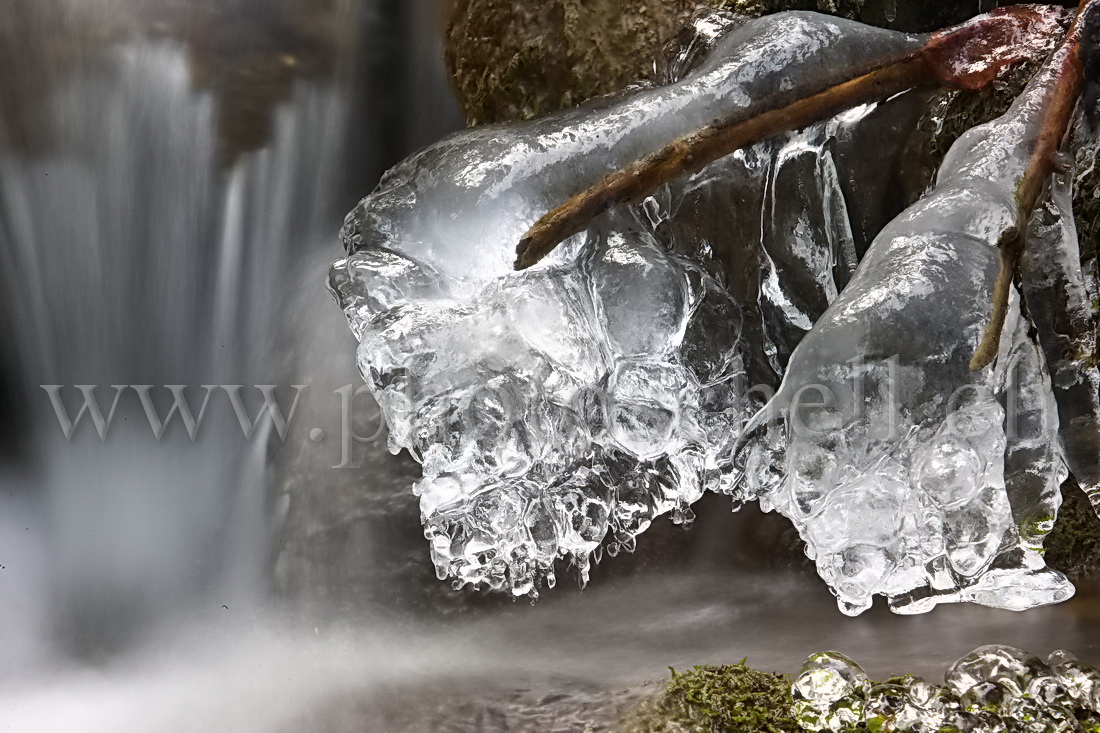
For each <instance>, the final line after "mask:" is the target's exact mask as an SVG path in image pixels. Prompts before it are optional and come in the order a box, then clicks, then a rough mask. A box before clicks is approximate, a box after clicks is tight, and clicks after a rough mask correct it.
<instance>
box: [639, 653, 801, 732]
mask: <svg viewBox="0 0 1100 733" xmlns="http://www.w3.org/2000/svg"><path fill="white" fill-rule="evenodd" d="M791 704H792V700H791V679H790V677H787V676H786V675H780V674H772V673H769V672H760V671H757V670H754V669H751V668H749V667H748V666H747V665H746V664H745V662H744V660H742V661H741V662H739V663H738V664H734V665H723V666H709V665H708V666H700V667H695V668H694V669H692V670H688V671H685V672H677V671H676V670H672V679H671V680H669V683H668V685H667V687H666V688H665V691H664V693H663V694H662V695H660V696H659V697H658V698H657V699H655V700H653V701H651V702H649V703H646V704H645V705H643V706H642V707H641V709H639V710H638V711H637V712H636V713H635V714H634V716H633V717H632V718H631V719H629V720H627V721H626V725H625V730H626V731H629V732H630V733H671V732H672V731H677V732H687V731H700V732H701V733H702V732H708V733H709V732H714V733H742V732H743V733H750V732H752V733H787V732H790V733H794V732H796V731H800V730H801V728H799V726H798V723H796V722H795V720H794V718H793V717H791V714H790V710H791Z"/></svg>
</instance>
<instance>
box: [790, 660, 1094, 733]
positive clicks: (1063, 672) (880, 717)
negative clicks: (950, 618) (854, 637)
mask: <svg viewBox="0 0 1100 733" xmlns="http://www.w3.org/2000/svg"><path fill="white" fill-rule="evenodd" d="M944 679H945V682H946V684H945V685H943V686H940V685H934V684H932V683H930V682H926V681H925V680H923V679H921V678H920V677H917V676H916V675H906V676H905V677H900V678H894V679H891V680H890V681H888V682H887V683H885V684H874V683H872V682H871V681H870V680H869V679H868V677H867V674H866V673H865V672H864V671H863V669H862V668H860V666H859V665H858V664H856V663H855V662H853V661H852V660H851V659H849V658H848V657H845V656H844V655H843V654H838V653H837V652H823V653H820V654H814V655H813V656H811V657H810V658H809V659H808V660H806V663H805V664H804V665H803V666H802V670H801V671H800V672H799V674H798V676H797V678H796V679H795V681H794V684H793V685H792V688H791V692H792V696H793V698H794V704H793V709H792V711H791V712H792V715H793V716H794V718H795V720H797V721H798V723H799V725H800V726H801V727H802V728H803V729H804V730H807V731H829V732H830V733H841V732H842V731H848V730H854V729H856V728H857V727H860V726H861V725H862V726H866V729H867V730H879V731H898V733H903V732H910V733H918V732H919V731H939V730H957V731H967V732H970V733H978V732H979V731H981V732H988V733H994V732H995V731H1019V732H1020V733H1032V732H1034V733H1071V732H1072V731H1079V730H1086V729H1087V730H1092V729H1093V727H1095V726H1096V725H1098V724H1100V672H1097V670H1096V669H1094V668H1093V667H1091V666H1089V665H1087V664H1083V663H1082V662H1080V661H1079V660H1078V659H1077V657H1075V656H1074V655H1073V654H1072V653H1071V652H1068V651H1066V650H1064V649H1060V650H1058V651H1055V652H1053V653H1052V654H1051V655H1050V657H1049V658H1048V659H1047V661H1046V662H1044V661H1043V660H1041V659H1039V658H1038V657H1036V656H1034V655H1032V654H1029V653H1027V652H1025V651H1022V650H1020V649H1015V648H1013V647H1009V646H997V645H991V646H983V647H980V648H978V649H975V650H974V651H972V652H970V653H969V654H967V655H966V656H964V657H962V658H961V659H959V660H958V661H957V662H955V663H954V664H953V665H952V666H951V667H950V668H949V669H948V670H947V673H946V674H945V675H944ZM1085 726H1088V727H1085Z"/></svg>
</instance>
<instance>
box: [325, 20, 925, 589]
mask: <svg viewBox="0 0 1100 733" xmlns="http://www.w3.org/2000/svg"><path fill="white" fill-rule="evenodd" d="M716 18H717V16H716ZM714 23H718V24H719V25H721V30H728V29H729V28H731V27H733V26H734V25H739V24H736V23H734V22H733V21H732V20H731V19H729V18H725V19H720V20H714V21H713V23H712V25H711V27H712V29H713V28H714V27H717V26H715V25H714ZM699 28H700V29H701V30H700V34H699V38H700V39H701V40H700V42H701V43H704V45H705V46H706V52H705V53H702V54H697V55H696V58H693V59H691V60H690V62H689V61H688V60H686V59H684V58H681V59H679V60H678V61H674V63H673V64H672V65H670V67H669V70H668V72H667V74H668V78H667V80H668V81H669V83H668V84H666V85H664V86H653V87H647V88H640V89H635V90H632V91H630V92H628V93H627V94H625V95H623V96H620V97H617V98H613V99H610V100H604V101H601V102H598V103H596V104H594V105H590V106H587V107H583V108H580V109H576V110H570V111H567V112H563V113H560V114H558V115H555V116H552V117H549V118H546V119H542V120H538V121H533V122H529V123H523V124H518V125H508V126H487V127H480V128H475V129H471V130H466V131H463V132H461V133H458V134H456V135H454V136H452V137H450V138H448V139H446V140H444V141H442V142H440V143H438V144H436V145H433V146H431V147H429V148H427V149H425V150H424V151H422V152H420V153H418V154H417V155H415V156H413V157H412V158H410V159H408V160H406V161H405V162H403V163H402V164H400V165H399V166H397V167H396V168H395V169H393V170H391V171H390V172H389V173H387V175H386V176H385V177H384V179H383V180H382V182H381V183H380V185H379V187H378V188H377V189H376V190H375V191H374V193H372V194H371V195H370V196H369V197H368V198H367V199H365V200H364V201H363V202H362V203H361V204H360V205H359V206H358V207H357V208H356V209H355V210H354V211H353V212H352V213H351V214H350V215H349V216H348V219H347V221H346V223H345V227H344V230H343V233H342V236H343V239H344V243H345V247H346V249H347V251H348V256H347V257H346V258H344V259H341V260H338V261H337V262H336V263H334V265H333V268H332V271H331V277H330V286H331V288H332V290H333V292H334V294H335V295H336V297H337V299H338V301H339V303H340V304H341V306H342V307H343V309H344V312H345V314H346V316H347V318H348V321H349V323H350V324H351V326H352V330H353V332H354V333H355V336H356V337H357V338H358V339H359V341H360V343H361V346H360V348H359V352H358V361H359V366H360V369H361V372H362V374H363V375H364V378H365V379H366V380H367V383H368V384H369V385H370V386H371V387H372V389H373V391H374V394H375V396H376V397H377V399H378V401H379V403H380V404H381V406H382V408H383V410H384V411H385V414H386V419H387V422H388V424H389V428H390V431H391V432H390V441H391V447H392V448H393V449H394V450H397V449H401V448H406V449H408V450H409V451H410V452H411V453H412V455H413V456H414V457H416V458H417V459H418V460H419V461H421V463H422V464H423V467H424V479H423V480H422V481H420V482H419V483H418V484H417V485H416V487H415V491H416V492H417V493H418V494H419V496H420V498H421V509H422V515H423V520H424V524H425V533H426V535H427V537H428V539H429V541H430V543H431V552H432V557H433V559H434V561H435V564H436V567H437V571H438V574H439V576H440V577H441V578H447V577H450V578H453V579H455V580H456V581H457V583H458V584H465V583H472V584H482V583H483V584H485V585H488V586H490V587H494V588H500V587H506V588H508V589H510V590H511V591H512V592H513V593H516V594H522V593H530V592H532V591H534V590H535V589H536V587H537V584H538V583H539V582H540V580H541V579H543V578H545V580H546V581H547V582H548V583H550V584H551V585H552V584H553V582H554V576H553V566H554V563H555V560H556V559H557V558H559V557H569V558H572V559H573V560H574V561H575V562H576V563H577V564H578V565H579V566H580V567H581V572H582V576H584V575H585V574H586V572H587V571H586V568H587V565H588V559H589V556H590V554H591V553H593V552H594V551H597V548H599V547H600V545H601V543H604V542H605V537H606V536H608V535H610V537H609V539H608V540H607V542H606V544H605V546H606V548H607V550H608V551H609V552H611V553H615V552H617V551H618V550H619V549H620V548H623V547H625V548H626V549H630V548H632V547H633V544H634V541H635V540H634V538H635V537H636V535H637V534H638V533H640V532H642V531H643V530H645V529H646V527H647V526H648V525H649V523H650V522H651V521H652V520H653V518H654V517H656V516H658V515H661V514H664V513H672V515H673V518H674V520H676V521H684V520H687V519H690V517H691V511H690V508H689V507H690V505H691V503H693V502H694V501H695V500H697V499H698V498H699V497H700V496H701V494H702V492H703V491H704V489H705V488H706V487H707V486H708V485H710V486H714V485H715V482H716V481H718V480H719V477H720V475H721V473H722V472H721V471H720V470H719V460H720V459H721V458H723V457H728V454H729V447H730V444H731V441H732V439H733V437H735V435H736V429H737V427H738V426H740V425H741V424H743V423H744V421H745V420H746V419H747V417H748V416H749V415H751V414H752V412H754V411H755V409H756V408H757V407H758V406H759V405H758V404H756V403H750V402H748V401H746V399H745V388H744V385H743V381H744V370H745V366H744V358H745V357H744V354H743V353H742V349H741V342H743V341H744V339H741V338H740V333H741V327H740V324H741V319H742V315H743V309H742V307H741V306H740V305H739V303H738V300H737V298H736V297H735V292H734V291H731V289H730V287H728V284H727V283H724V282H722V281H721V280H719V279H718V278H717V277H716V276H715V274H716V272H717V268H714V267H708V266H707V263H706V260H707V257H708V253H709V251H710V249H711V247H712V244H713V243H711V242H707V241H704V240H703V239H701V238H700V237H698V236H695V237H691V238H690V241H681V244H680V245H679V246H677V245H672V244H670V243H669V240H670V239H674V238H675V235H674V233H672V232H671V229H670V217H671V216H672V212H671V211H670V209H673V208H678V207H679V204H680V202H682V201H684V200H686V199H689V198H691V196H692V195H693V192H698V191H700V190H701V189H707V188H708V184H707V182H706V181H704V180H700V179H699V178H696V179H694V180H693V181H692V182H689V183H688V184H687V185H686V188H685V189H682V190H681V193H678V194H674V193H672V192H669V191H666V192H664V193H663V194H661V195H658V196H657V197H655V198H652V199H650V200H649V201H647V202H646V203H645V204H644V205H642V206H640V207H637V208H634V209H622V210H617V211H615V212H612V213H611V214H610V215H608V216H606V217H603V218H601V220H600V221H598V222H597V223H596V225H594V226H593V227H592V228H591V229H590V230H589V231H588V232H587V233H586V234H585V235H582V236H577V237H574V238H573V241H571V242H570V243H568V244H567V246H564V247H561V248H559V249H558V250H557V251H556V252H555V253H554V254H553V255H552V256H551V257H550V258H548V260H547V261H546V262H544V263H543V264H542V265H540V266H539V267H537V268H534V269H533V270H530V271H526V272H523V273H515V272H513V271H512V268H511V248H512V245H513V244H514V243H515V242H516V241H517V240H518V239H519V237H520V235H521V234H522V233H523V232H524V231H525V229H526V228H527V227H528V226H529V225H530V224H531V223H532V222H533V221H534V220H535V219H536V218H537V217H538V216H540V215H541V214H542V213H544V212H545V211H546V210H548V209H549V208H551V207H552V206H553V205H554V204H555V203H556V202H557V201H559V200H561V199H562V198H563V197H564V196H565V195H567V194H569V193H571V192H572V191H573V190H575V189H576V188H577V187H578V186H582V185H584V184H586V183H588V182H592V181H595V180H597V179H598V178H599V177H601V176H602V175H604V174H606V173H607V172H608V171H611V170H614V169H616V168H619V167H621V166H622V165H624V164H625V163H627V162H628V161H630V160H632V159H634V158H637V157H639V156H641V155H643V154H645V153H647V152H650V151H652V150H655V149H658V148H660V147H662V146H664V145H665V144H667V143H668V142H671V141H672V140H674V139H676V138H678V137H680V136H682V135H684V134H685V133H687V132H689V131H691V130H692V129H695V128H697V127H699V126H701V125H702V124H705V123H707V122H710V121H711V120H713V119H715V118H720V117H728V116H730V115H732V114H745V115H747V114H751V113H752V112H753V111H754V110H755V109H757V108H758V107H759V105H760V104H762V103H763V101H764V100H765V98H766V97H768V96H769V95H774V93H775V90H776V89H779V90H781V91H780V94H781V95H791V96H793V95H797V94H799V93H804V92H805V91H807V90H811V91H812V90H814V89H818V88H822V87H824V86H827V85H828V84H829V83H832V82H833V81H835V79H834V78H833V77H835V76H836V74H837V73H842V70H847V71H848V73H850V71H851V70H852V69H853V68H855V69H859V68H864V67H866V68H869V67H870V65H872V64H874V63H878V62H880V61H881V59H883V58H884V57H885V58H893V57H898V56H902V55H905V54H907V53H910V52H912V51H913V50H914V49H915V48H917V47H918V46H919V45H920V43H921V41H920V38H918V37H915V36H910V35H906V34H900V33H893V32H887V31H881V30H877V29H869V28H866V27H863V26H857V25H856V24H853V23H850V22H848V21H844V20H840V19H836V18H830V17H827V16H821V15H817V14H812V13H789V14H783V15H779V16H772V17H771V18H768V19H762V20H759V21H750V22H747V23H745V24H744V25H739V27H736V28H733V30H730V32H728V33H725V34H722V33H718V32H715V33H711V34H710V35H709V36H706V34H705V33H703V30H705V24H701V25H700V26H699ZM704 36H705V37H704ZM796 49H797V50H796ZM794 79H801V80H804V81H803V82H800V83H798V84H792V83H791V80H794ZM814 134H818V135H819V136H820V132H818V133H813V132H810V133H803V134H802V135H803V136H804V137H805V135H810V136H812V135H814ZM802 147H803V152H804V154H803V155H801V156H799V158H798V159H799V161H801V163H800V165H801V166H802V167H800V168H799V171H797V172H794V171H792V174H791V176H790V178H791V179H792V180H793V179H794V178H795V177H796V174H798V175H800V174H801V173H802V172H803V170H804V167H805V165H807V164H808V165H811V166H813V167H817V166H820V165H821V163H819V162H818V161H817V160H816V158H815V157H814V155H813V150H814V149H812V148H810V147H808V146H807V145H806V140H803V142H802ZM819 148H820V144H819ZM819 148H818V149H819ZM773 155H774V152H769V149H762V150H761V151H757V152H750V153H748V156H749V157H752V156H757V157H760V158H762V159H767V160H770V159H771V157H772V156H773ZM729 165H731V166H733V167H734V169H735V170H734V171H733V172H727V176H732V177H734V178H736V179H737V180H738V181H750V182H752V184H753V185H754V186H755V185H756V182H757V181H760V180H764V179H762V178H761V176H762V175H764V173H765V171H764V167H762V166H758V165H755V164H754V163H753V162H752V161H749V160H748V159H747V158H746V157H745V156H741V157H740V158H739V159H738V160H737V161H734V162H732V163H730V164H729ZM738 166H740V168H738ZM779 169H781V170H786V168H785V167H784V166H783V165H781V166H779ZM712 174H713V172H712ZM726 188H727V190H726V191H725V195H727V196H729V195H730V194H729V192H728V186H727V187H726ZM834 188H835V185H834ZM658 199H660V200H658ZM812 203H813V200H812V199H811V200H810V201H809V202H808V205H812ZM746 213H747V212H746ZM685 219H686V217H685ZM792 226H793V224H792ZM845 226H846V224H845ZM666 230H667V231H666ZM716 234H717V233H716ZM802 234H803V238H804V239H805V238H806V234H807V233H806V232H803V233H802ZM720 236H722V237H724V238H725V239H730V234H729V233H728V232H722V233H721V234H720ZM680 239H681V240H684V237H681V238H680ZM746 246H747V248H750V249H751V248H753V247H755V246H756V245H755V243H752V242H750V243H748V244H747V245H746ZM805 249H806V251H810V250H811V249H813V247H810V248H805ZM828 250H829V246H828V245H827V244H826V245H820V244H819V245H817V251H819V252H822V251H823V252H825V254H824V255H822V256H821V257H822V258H823V262H824V264H825V269H826V270H830V269H831V263H830V262H828V261H827V260H828ZM795 264H797V263H795ZM807 264H808V265H810V266H813V267H815V268H816V267H820V265H821V264H822V263H820V262H816V261H811V262H809V263H803V264H800V265H798V267H803V268H804V267H806V265H807ZM850 264H854V263H850ZM796 269H797V268H796ZM825 277H826V279H828V277H831V275H829V274H827V275H826V276H825ZM819 279H820V278H819ZM774 280H776V281H777V282H778V278H774ZM822 287H824V288H825V290H826V291H831V290H835V286H833V285H830V284H823V285H822ZM734 290H736V289H734ZM818 307H819V310H818V312H817V313H812V314H802V313H800V314H798V319H799V324H800V326H799V327H800V328H803V329H805V330H808V328H809V326H810V325H812V318H813V317H816V315H818V314H819V312H820V308H823V307H824V304H823V303H822V304H820V305H819V306H818ZM792 310H793V306H791V307H790V308H788V311H792ZM788 315H789V314H788ZM773 320H776V321H777V322H781V321H782V320H783V317H782V316H781V317H777V318H775V319H773ZM756 341H757V343H759V340H756ZM773 379H774V376H773Z"/></svg>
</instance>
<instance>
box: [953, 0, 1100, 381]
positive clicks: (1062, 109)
mask: <svg viewBox="0 0 1100 733" xmlns="http://www.w3.org/2000/svg"><path fill="white" fill-rule="evenodd" d="M1097 13H1100V3H1097V2H1096V0H1081V5H1080V11H1079V12H1078V13H1077V18H1076V19H1075V20H1074V22H1073V26H1072V27H1071V28H1070V31H1069V34H1068V35H1067V36H1066V39H1065V41H1064V42H1063V44H1062V47H1061V49H1059V51H1058V58H1057V59H1056V61H1055V64H1054V67H1053V68H1054V74H1053V76H1052V78H1051V80H1050V83H1049V86H1048V92H1047V98H1046V102H1045V105H1046V111H1045V113H1044V115H1043V121H1042V128H1041V130H1040V133H1039V134H1038V135H1037V136H1036V137H1035V147H1034V149H1033V150H1032V152H1031V157H1030V159H1029V161H1028V166H1027V170H1026V171H1025V172H1024V175H1023V176H1022V177H1021V178H1020V181H1019V184H1018V185H1017V187H1016V203H1017V205H1018V206H1019V209H1020V221H1019V223H1018V224H1017V225H1016V226H1013V227H1010V228H1009V229H1008V230H1006V231H1005V233H1004V235H1003V236H1002V237H1001V241H1000V242H999V243H998V246H999V247H1000V250H1001V263H1000V272H999V273H998V275H997V283H996V285H995V286H994V289H993V316H992V318H991V319H990V321H989V325H988V326H986V330H985V333H984V335H983V336H982V342H981V344H979V345H978V349H977V350H976V351H975V352H974V358H973V359H972V360H971V362H970V368H971V369H973V370H975V371H977V370H979V369H984V368H985V367H987V366H989V365H990V364H991V363H993V360H994V359H995V358H996V357H997V352H998V351H999V349H1000V345H1001V332H1002V331H1003V330H1004V324H1005V319H1006V318H1007V316H1008V301H1009V295H1010V293H1011V291H1012V281H1013V280H1014V279H1015V277H1016V273H1017V271H1018V270H1019V268H1020V258H1021V257H1022V256H1023V252H1024V247H1025V246H1026V244H1027V229H1028V227H1027V223H1028V221H1029V220H1030V219H1031V215H1032V213H1033V212H1034V211H1035V206H1036V204H1037V203H1038V202H1039V197H1040V196H1041V195H1042V193H1043V190H1044V189H1045V188H1046V185H1047V182H1048V181H1049V180H1050V176H1051V173H1053V172H1054V167H1055V155H1056V154H1057V153H1058V150H1059V148H1061V147H1062V141H1063V140H1064V139H1065V137H1066V132H1067V131H1068V130H1069V124H1070V120H1071V119H1072V118H1073V111H1074V109H1075V108H1076V106H1077V99H1078V97H1079V96H1080V94H1081V83H1082V78H1083V73H1082V65H1081V55H1080V52H1079V49H1080V38H1081V26H1082V24H1083V22H1084V20H1085V18H1086V16H1087V15H1096V14H1097Z"/></svg>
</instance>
